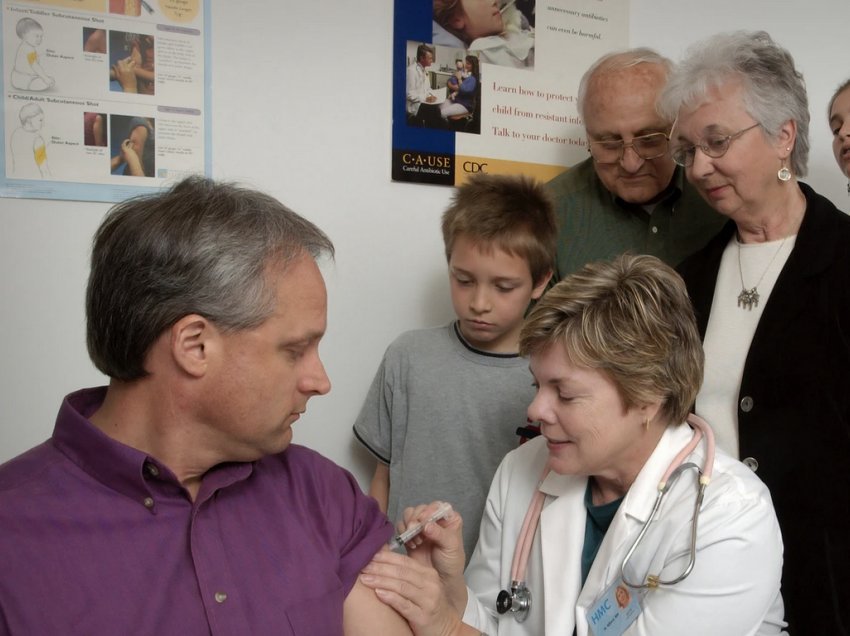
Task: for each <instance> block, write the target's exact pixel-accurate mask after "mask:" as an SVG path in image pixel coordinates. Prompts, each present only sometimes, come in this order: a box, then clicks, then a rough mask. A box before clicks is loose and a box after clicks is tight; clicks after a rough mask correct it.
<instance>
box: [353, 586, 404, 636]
mask: <svg viewBox="0 0 850 636" xmlns="http://www.w3.org/2000/svg"><path fill="white" fill-rule="evenodd" d="M342 622H343V631H344V632H345V636H374V635H375V634H382V635H383V634H386V635H387V636H395V635H396V634H398V635H399V636H401V635H405V636H407V635H410V634H412V633H413V632H412V631H411V630H410V627H409V626H408V624H407V621H405V620H404V619H403V618H402V617H401V616H399V615H398V614H397V613H396V611H395V610H394V609H393V608H391V607H390V606H389V605H384V604H383V603H382V602H381V601H380V599H378V597H377V596H375V592H374V590H372V589H370V588H368V587H366V586H365V585H363V584H362V583H361V582H360V581H359V580H358V581H356V582H355V583H354V587H353V588H351V591H350V592H349V593H348V596H347V597H345V603H344V605H343V609H342Z"/></svg>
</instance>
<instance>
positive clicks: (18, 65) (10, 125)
mask: <svg viewBox="0 0 850 636" xmlns="http://www.w3.org/2000/svg"><path fill="white" fill-rule="evenodd" d="M2 7H3V11H2V14H0V27H2V34H3V46H2V50H1V51H0V55H2V65H0V66H2V77H0V86H2V89H3V100H4V101H3V119H2V122H0V126H2V135H0V136H1V137H2V139H3V142H4V152H2V153H0V196H5V197H34V198H48V199H76V200H88V201H118V200H121V199H124V198H126V197H128V196H132V195H136V194H141V193H145V192H149V191H152V190H155V189H157V188H159V187H161V186H162V185H163V184H164V183H165V182H166V181H173V180H174V179H178V178H180V177H181V176H184V175H187V174H190V173H206V174H209V173H210V170H209V163H210V162H209V157H210V145H209V130H210V127H209V101H210V100H209V81H208V73H209V65H208V63H207V60H208V59H209V54H208V53H209V40H208V37H207V33H206V26H207V22H208V15H209V5H208V0H16V1H12V0H2Z"/></svg>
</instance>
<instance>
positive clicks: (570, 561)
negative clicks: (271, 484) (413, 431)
mask: <svg viewBox="0 0 850 636" xmlns="http://www.w3.org/2000/svg"><path fill="white" fill-rule="evenodd" d="M520 350H521V351H522V353H523V354H524V355H527V356H528V357H529V367H530V369H531V372H532V375H533V377H534V382H535V385H536V386H537V387H538V390H537V395H536V397H535V398H534V401H533V402H532V403H531V405H530V406H529V409H528V414H529V417H530V418H531V419H532V420H535V421H538V422H539V423H540V426H541V436H540V437H539V438H537V439H534V440H532V441H530V442H528V443H526V444H525V445H523V446H522V447H520V448H519V449H517V450H515V451H513V452H511V453H509V454H508V455H507V456H506V458H505V459H504V461H503V462H502V465H501V466H500V468H499V471H498V472H497V473H496V476H495V478H494V479H493V483H492V485H491V489H490V494H489V497H488V500H487V504H486V507H485V511H484V518H483V520H482V523H481V533H480V536H479V541H478V545H477V547H476V549H475V552H474V553H473V556H472V559H471V561H470V563H469V567H468V568H467V570H466V579H465V584H464V579H463V576H462V572H461V569H462V564H463V555H462V547H459V546H460V534H459V527H460V525H461V522H460V520H459V519H458V517H457V515H454V516H453V517H450V518H449V519H447V520H443V521H440V522H439V523H431V524H428V525H427V526H426V528H425V531H424V532H423V535H424V537H423V536H422V535H420V537H418V538H417V539H415V540H414V541H413V542H412V544H410V545H409V547H411V548H415V549H413V550H411V551H410V553H411V556H410V557H406V556H402V555H398V554H394V553H389V552H384V553H380V554H379V555H377V556H376V557H375V559H374V560H373V562H372V563H371V564H370V565H369V566H368V567H367V568H366V569H365V570H364V574H363V576H362V579H363V582H364V583H366V584H367V585H369V586H370V587H373V588H375V590H376V593H377V594H378V596H379V598H381V600H383V601H384V602H386V603H388V604H389V605H391V606H392V607H394V608H395V609H396V610H397V611H399V612H400V613H401V614H402V615H403V616H405V618H407V620H408V621H409V622H410V624H411V627H413V629H414V632H415V633H417V634H443V635H448V634H456V635H460V634H478V633H482V632H483V633H487V634H490V635H491V636H492V635H495V634H499V635H504V634H511V635H513V634H523V635H526V634H527V635H529V636H530V635H537V634H544V633H547V634H571V633H573V632H574V630H575V633H576V634H578V636H584V635H586V634H594V635H596V636H599V635H601V634H606V635H610V634H651V635H652V636H664V635H670V636H673V635H681V634H689V635H698V634H706V635H708V634H712V635H714V634H735V635H736V636H738V635H745V634H779V633H783V632H782V628H783V627H784V622H783V620H782V619H783V606H782V597H781V595H780V592H779V582H780V577H781V570H782V540H781V537H780V533H779V527H778V524H777V521H776V516H775V514H774V512H773V506H772V504H771V500H770V495H769V494H768V492H767V489H766V488H765V486H764V485H763V484H762V483H761V482H760V481H759V480H758V478H757V477H756V476H755V475H754V474H753V473H752V471H750V470H749V469H748V468H746V467H745V466H744V465H743V464H741V463H739V462H738V461H737V460H734V459H732V458H731V457H729V456H728V455H725V454H723V453H722V452H721V451H718V452H717V454H716V455H715V456H714V457H713V459H712V458H711V455H712V453H711V450H708V449H709V445H708V444H707V443H706V442H705V441H703V442H700V443H699V444H697V446H696V448H695V449H694V450H693V451H691V452H690V453H688V455H687V457H686V458H685V460H684V461H685V463H687V462H693V463H694V464H696V465H697V466H699V467H700V469H701V471H702V473H703V474H704V475H705V476H706V477H709V476H710V482H709V483H708V485H707V486H706V489H705V495H704V500H703V502H702V505H701V507H700V514H699V516H698V527H697V535H696V546H695V551H694V552H695V563H694V566H693V569H692V570H691V571H690V572H689V574H687V576H685V577H684V578H683V579H682V580H680V581H679V582H677V583H675V584H672V585H665V584H664V582H665V581H667V582H670V581H673V580H675V579H677V578H679V577H680V576H681V575H682V574H684V573H685V572H686V571H687V568H688V562H689V560H690V555H691V550H690V545H691V544H690V539H691V531H692V521H693V511H694V505H695V502H696V498H697V492H698V489H699V485H698V481H699V473H698V471H697V470H696V469H694V468H689V469H684V470H683V471H682V472H681V473H680V474H679V475H678V478H675V477H672V478H669V479H668V483H670V489H669V491H668V494H667V495H666V497H665V499H664V500H663V503H662V504H661V507H660V509H659V511H658V514H657V515H656V516H655V519H654V520H653V521H652V523H650V524H649V527H648V530H647V532H646V534H645V535H644V538H643V540H642V541H641V542H640V544H639V545H638V546H637V547H636V549H635V550H634V552H633V554H632V555H631V557H630V558H629V560H628V563H627V564H626V565H625V567H624V566H623V562H624V560H625V558H626V555H627V553H628V552H629V550H630V548H631V547H632V545H633V544H634V543H635V539H636V537H637V536H638V534H639V533H640V531H641V529H642V528H643V526H644V523H645V522H646V521H647V519H648V518H649V517H650V513H651V512H652V510H653V504H654V502H655V499H656V495H657V492H658V487H659V482H661V481H662V478H663V477H664V475H665V472H666V471H667V470H668V467H671V465H673V464H674V463H675V462H674V459H675V458H676V456H677V455H678V454H679V453H680V451H681V450H682V449H683V448H685V447H686V446H687V445H688V442H689V441H690V440H691V439H692V437H693V435H692V433H693V431H692V430H691V426H689V425H688V424H686V423H684V422H685V420H686V419H688V418H689V417H690V418H691V419H690V421H691V422H692V423H693V425H694V426H697V425H698V424H704V423H702V422H701V421H696V420H694V419H693V416H688V411H689V408H690V406H691V405H692V403H693V400H694V396H695V395H696V392H697V390H698V388H699V385H700V382H701V380H702V365H703V354H702V347H701V345H700V339H699V334H698V333H697V329H696V324H695V320H694V316H693V310H692V308H691V304H690V301H689V300H688V296H687V292H686V291H685V287H684V284H683V283H682V281H681V279H680V278H679V277H678V275H677V274H676V273H675V272H673V270H672V269H670V268H669V267H667V266H666V265H664V264H663V263H662V262H661V261H659V260H658V259H656V258H654V257H651V256H628V255H627V256H621V257H619V258H617V259H616V260H614V261H613V262H610V263H607V262H606V263H595V264H591V265H588V266H585V267H584V268H583V269H582V270H580V271H578V272H576V273H575V274H573V275H571V276H569V277H568V278H566V279H565V280H564V281H562V282H561V283H559V284H558V285H556V286H555V287H554V288H553V289H552V290H550V291H549V292H548V293H547V294H546V295H545V296H544V297H543V298H542V299H541V300H540V301H539V302H538V303H537V305H536V306H535V307H534V309H533V310H532V312H531V314H530V315H529V317H528V319H527V321H526V323H525V324H524V325H523V328H522V333H521V335H520ZM697 428H700V427H699V426H697ZM708 437H710V435H706V438H708ZM707 458H708V459H707ZM547 468H548V469H549V472H548V474H547V475H546V476H545V477H544V478H543V480H542V482H540V485H539V490H540V491H541V492H542V493H543V495H542V499H541V501H542V513H541V514H540V516H539V525H538V527H537V530H536V532H533V534H532V533H531V532H529V535H530V536H533V542H532V543H531V549H530V553H529V558H528V565H527V568H526V569H525V572H522V571H517V572H513V573H512V560H513V557H514V553H515V550H516V547H517V543H518V540H519V539H520V536H521V528H522V526H523V522H524V518H525V517H526V511H527V510H528V509H529V506H530V505H531V504H532V500H533V498H534V494H535V492H536V491H537V490H538V487H537V486H538V483H539V480H540V478H541V475H542V474H543V472H544V469H547ZM703 469H704V470H703ZM432 509H433V504H432V505H429V506H420V507H418V508H416V509H409V510H408V511H407V514H406V521H407V522H408V524H412V523H414V522H415V521H417V520H419V519H424V518H427V515H428V513H429V512H430V511H431V510H432ZM655 577H657V579H660V581H661V582H662V583H661V585H658V586H652V585H651V584H650V582H651V581H652V580H653V579H654V578H655ZM512 579H517V580H522V581H524V582H525V583H526V585H527V588H528V590H530V593H531V606H530V609H529V611H528V612H527V614H525V615H524V616H523V613H522V612H515V611H512V609H514V610H515V609H517V608H518V607H520V606H521V602H520V600H519V599H514V603H513V608H512V609H507V611H505V612H504V613H502V614H500V613H499V612H498V611H497V603H496V600H497V597H498V596H499V593H500V590H506V592H505V593H504V595H503V596H505V597H507V596H508V591H509V590H510V587H511V580H512ZM505 601H506V598H503V599H502V603H501V604H502V605H503V607H502V609H503V610H505V609H506V608H505V606H506V605H508V603H506V602H505ZM517 618H522V619H523V620H522V622H520V621H518V620H517Z"/></svg>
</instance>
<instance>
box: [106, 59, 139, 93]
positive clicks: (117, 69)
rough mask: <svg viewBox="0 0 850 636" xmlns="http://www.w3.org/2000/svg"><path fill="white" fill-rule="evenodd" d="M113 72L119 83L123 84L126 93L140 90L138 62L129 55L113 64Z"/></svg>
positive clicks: (122, 88)
mask: <svg viewBox="0 0 850 636" xmlns="http://www.w3.org/2000/svg"><path fill="white" fill-rule="evenodd" d="M112 74H113V75H114V77H115V79H117V80H118V83H119V84H121V90H123V91H124V92H125V93H136V92H138V90H139V89H138V85H137V83H136V63H135V62H133V60H132V59H131V58H129V57H127V58H124V59H123V60H118V61H117V62H116V63H115V64H113V65H112Z"/></svg>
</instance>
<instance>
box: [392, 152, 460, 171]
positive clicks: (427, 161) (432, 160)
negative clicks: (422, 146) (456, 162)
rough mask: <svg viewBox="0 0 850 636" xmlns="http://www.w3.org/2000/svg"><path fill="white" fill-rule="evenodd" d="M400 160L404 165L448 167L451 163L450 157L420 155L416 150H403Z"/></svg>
mask: <svg viewBox="0 0 850 636" xmlns="http://www.w3.org/2000/svg"><path fill="white" fill-rule="evenodd" d="M401 162H402V163H403V164H404V165H406V166H420V167H423V168H448V167H450V165H451V157H439V156H435V155H421V154H419V153H418V152H405V153H404V154H402V155H401Z"/></svg>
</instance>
